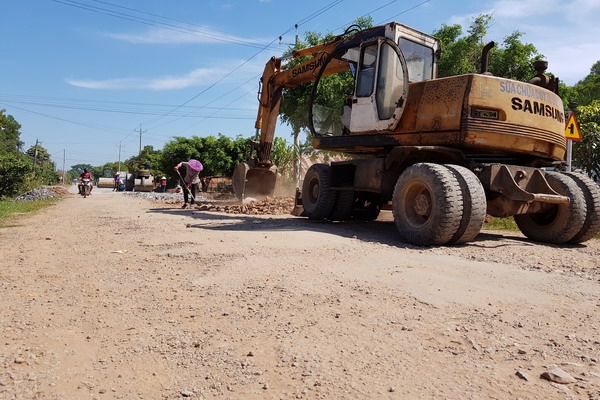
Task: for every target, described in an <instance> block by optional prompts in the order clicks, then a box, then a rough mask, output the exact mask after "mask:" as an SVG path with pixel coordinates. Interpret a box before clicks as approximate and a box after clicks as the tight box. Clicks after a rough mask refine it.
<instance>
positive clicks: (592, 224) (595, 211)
mask: <svg viewBox="0 0 600 400" xmlns="http://www.w3.org/2000/svg"><path fill="white" fill-rule="evenodd" d="M565 175H567V176H570V177H571V178H573V180H574V181H575V183H576V184H577V186H579V188H581V190H583V195H584V197H585V206H586V213H585V222H584V223H583V227H582V228H581V230H580V231H579V232H577V233H576V234H575V236H574V237H573V239H571V240H569V243H583V242H585V241H587V240H590V239H591V238H593V237H594V236H596V234H597V233H598V232H599V231H600V186H598V184H597V183H596V182H594V180H593V179H591V178H590V177H588V176H587V175H583V174H579V173H576V172H567V173H565Z"/></svg>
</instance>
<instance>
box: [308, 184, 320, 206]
mask: <svg viewBox="0 0 600 400" xmlns="http://www.w3.org/2000/svg"><path fill="white" fill-rule="evenodd" d="M319 190H320V188H319V181H318V180H317V179H312V180H311V181H310V190H309V191H308V193H309V194H310V200H311V202H312V203H313V204H314V203H316V202H317V200H318V199H319Z"/></svg>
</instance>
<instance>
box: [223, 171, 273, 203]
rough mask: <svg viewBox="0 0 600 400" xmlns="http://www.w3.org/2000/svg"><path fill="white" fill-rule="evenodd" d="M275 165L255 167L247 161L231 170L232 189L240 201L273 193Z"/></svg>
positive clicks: (258, 198) (261, 197)
mask: <svg viewBox="0 0 600 400" xmlns="http://www.w3.org/2000/svg"><path fill="white" fill-rule="evenodd" d="M276 182H277V167H276V166H275V165H272V166H271V167H255V166H252V165H250V164H249V163H248V162H243V163H241V164H239V165H238V166H237V167H236V168H235V171H234V172H233V180H232V186H233V191H234V193H235V195H236V197H237V198H238V200H240V201H242V202H243V201H247V200H249V199H255V200H263V199H264V198H266V197H267V196H273V195H274V193H275V183H276Z"/></svg>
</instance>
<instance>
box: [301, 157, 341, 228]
mask: <svg viewBox="0 0 600 400" xmlns="http://www.w3.org/2000/svg"><path fill="white" fill-rule="evenodd" d="M330 187H331V167H330V166H329V165H327V164H313V165H311V166H310V168H309V169H308V171H306V175H305V176H304V183H303V184H302V206H303V207H304V214H305V215H306V216H307V217H308V219H325V218H327V217H328V216H329V215H330V213H331V210H332V209H333V205H334V203H335V194H336V193H335V192H334V191H333V190H331V189H330Z"/></svg>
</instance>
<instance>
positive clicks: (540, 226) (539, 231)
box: [514, 171, 586, 244]
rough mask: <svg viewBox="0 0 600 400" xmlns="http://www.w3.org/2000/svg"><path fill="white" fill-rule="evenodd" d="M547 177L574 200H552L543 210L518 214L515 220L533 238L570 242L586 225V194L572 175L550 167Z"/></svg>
mask: <svg viewBox="0 0 600 400" xmlns="http://www.w3.org/2000/svg"><path fill="white" fill-rule="evenodd" d="M546 180H547V181H548V183H549V184H550V187H551V188H552V189H554V190H555V191H556V192H557V193H558V194H562V195H563V196H567V197H568V198H569V199H570V200H571V201H570V202H569V204H550V205H548V206H547V207H546V208H545V211H544V212H539V213H535V214H519V215H515V217H514V218H515V222H516V223H517V226H518V227H519V229H520V230H521V232H522V233H523V234H524V235H525V236H527V237H528V238H529V239H531V240H535V241H538V242H545V243H554V244H563V243H567V242H569V241H571V240H573V239H574V238H575V236H576V235H577V234H578V233H579V232H581V231H582V229H583V227H584V223H585V219H586V202H585V196H584V193H583V190H582V189H581V188H580V187H579V186H578V185H577V183H576V182H575V180H574V179H573V178H571V177H570V176H567V175H565V174H562V173H559V172H554V171H549V172H546Z"/></svg>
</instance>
